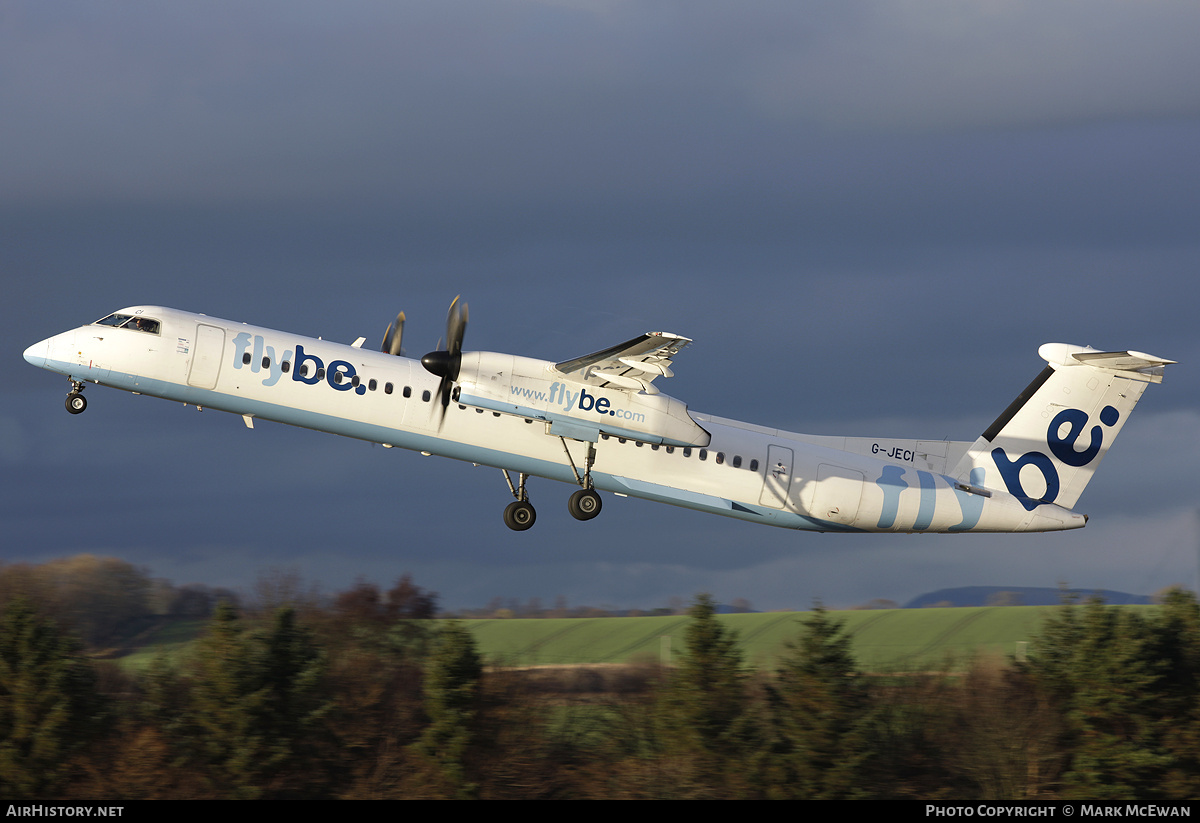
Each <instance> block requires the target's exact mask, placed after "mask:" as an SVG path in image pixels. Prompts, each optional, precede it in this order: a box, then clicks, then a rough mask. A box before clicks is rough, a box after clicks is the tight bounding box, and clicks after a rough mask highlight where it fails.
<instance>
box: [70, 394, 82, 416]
mask: <svg viewBox="0 0 1200 823" xmlns="http://www.w3.org/2000/svg"><path fill="white" fill-rule="evenodd" d="M86 408H87V398H85V397H84V396H83V395H82V394H80V393H79V392H71V393H70V394H68V395H67V411H69V412H70V413H71V414H79V413H80V412H82V411H83V410H84V409H86Z"/></svg>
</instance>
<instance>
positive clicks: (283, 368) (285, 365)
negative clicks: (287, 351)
mask: <svg viewBox="0 0 1200 823" xmlns="http://www.w3.org/2000/svg"><path fill="white" fill-rule="evenodd" d="M279 370H280V371H282V372H283V373H284V374H287V373H288V372H289V371H291V370H292V364H291V363H290V362H288V361H287V360H284V361H283V362H282V363H280V364H279Z"/></svg>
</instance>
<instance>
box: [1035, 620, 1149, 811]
mask: <svg viewBox="0 0 1200 823" xmlns="http://www.w3.org/2000/svg"><path fill="white" fill-rule="evenodd" d="M1152 641H1153V633H1152V631H1151V629H1150V627H1149V626H1148V624H1147V622H1146V621H1145V620H1144V619H1142V618H1141V617H1140V616H1138V614H1136V613H1135V612H1132V611H1130V610H1128V609H1116V608H1106V607H1105V606H1104V604H1103V603H1102V602H1101V601H1099V600H1093V601H1090V602H1089V603H1087V604H1086V605H1085V606H1083V607H1068V608H1066V609H1064V610H1063V613H1062V614H1060V615H1059V616H1058V617H1056V618H1055V619H1052V620H1050V621H1048V622H1047V625H1046V627H1045V628H1044V630H1043V632H1042V636H1041V638H1040V639H1039V640H1037V641H1035V643H1034V647H1035V654H1034V655H1033V656H1031V659H1030V661H1029V670H1030V671H1031V672H1032V674H1033V676H1034V678H1035V679H1036V680H1037V682H1038V683H1039V685H1040V686H1041V687H1042V688H1043V689H1044V691H1045V692H1046V693H1048V694H1049V695H1050V696H1051V697H1052V699H1053V700H1054V701H1055V702H1056V704H1057V705H1058V707H1059V709H1060V711H1061V712H1062V714H1063V717H1064V719H1065V729H1066V734H1065V739H1064V741H1063V745H1064V748H1065V750H1066V752H1067V762H1066V764H1065V771H1064V774H1063V781H1062V782H1063V784H1064V797H1066V798H1079V799H1085V798H1086V799H1091V800H1098V801H1099V800H1111V801H1133V800H1135V799H1138V798H1142V799H1145V798H1147V797H1151V796H1153V793H1154V792H1155V791H1156V789H1157V787H1158V786H1160V785H1161V782H1162V777H1163V773H1164V771H1165V770H1166V769H1167V768H1168V767H1169V764H1170V757H1169V756H1168V755H1167V754H1166V753H1165V751H1164V749H1163V748H1162V745H1161V742H1162V741H1161V733H1162V724H1161V722H1160V721H1159V718H1160V716H1161V708H1162V707H1161V700H1162V697H1163V683H1162V677H1163V673H1164V672H1163V664H1162V660H1161V659H1160V658H1158V657H1157V656H1156V655H1155V653H1154V646H1153V642H1152Z"/></svg>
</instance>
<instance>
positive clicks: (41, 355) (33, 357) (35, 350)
mask: <svg viewBox="0 0 1200 823" xmlns="http://www.w3.org/2000/svg"><path fill="white" fill-rule="evenodd" d="M49 351H50V341H49V340H42V341H39V342H37V343H34V344H33V345H32V346H30V347H29V348H27V349H26V350H25V360H26V361H27V362H29V363H30V364H32V365H34V366H37V367H38V368H39V369H40V368H42V367H43V366H45V365H46V353H47V352H49Z"/></svg>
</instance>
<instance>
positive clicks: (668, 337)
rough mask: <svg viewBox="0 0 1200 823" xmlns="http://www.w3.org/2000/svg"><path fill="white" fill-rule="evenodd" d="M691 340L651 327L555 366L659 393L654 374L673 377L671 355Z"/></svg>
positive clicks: (598, 382)
mask: <svg viewBox="0 0 1200 823" xmlns="http://www.w3.org/2000/svg"><path fill="white" fill-rule="evenodd" d="M691 342H692V341H691V340H690V339H688V338H686V337H680V336H679V335H677V334H671V333H670V332H665V331H652V332H647V333H646V334H643V335H642V336H641V337H635V338H633V339H632V340H627V341H625V342H624V343H621V344H619V345H616V346H613V347H612V348H608V349H605V350H604V351H598V352H595V353H594V354H585V355H584V356H583V357H576V358H575V359H574V360H564V361H563V362H561V363H555V364H554V368H555V369H557V370H558V371H560V372H562V373H563V374H564V375H568V376H570V377H571V378H572V379H574V380H577V381H580V382H583V383H590V384H592V385H593V386H607V387H609V388H617V389H629V390H631V391H641V392H645V393H646V394H658V389H656V388H655V387H654V386H652V385H651V383H652V382H653V381H654V378H656V377H670V376H671V375H672V374H673V372H672V371H671V369H670V364H671V358H672V357H674V356H675V355H676V354H677V353H678V352H679V350H680V349H682V348H683V347H684V346H686V345H687V344H688V343H691Z"/></svg>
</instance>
